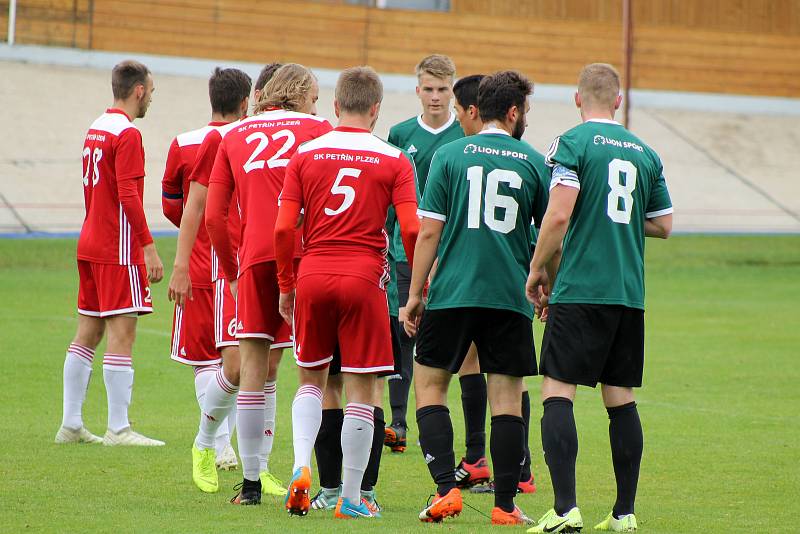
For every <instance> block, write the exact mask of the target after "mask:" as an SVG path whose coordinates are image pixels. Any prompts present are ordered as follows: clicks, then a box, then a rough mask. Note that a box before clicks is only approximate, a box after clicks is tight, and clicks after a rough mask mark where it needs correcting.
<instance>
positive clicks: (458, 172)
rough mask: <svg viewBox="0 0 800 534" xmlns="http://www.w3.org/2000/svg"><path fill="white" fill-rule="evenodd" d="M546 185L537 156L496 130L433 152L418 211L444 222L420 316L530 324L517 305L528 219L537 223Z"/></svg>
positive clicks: (526, 308)
mask: <svg viewBox="0 0 800 534" xmlns="http://www.w3.org/2000/svg"><path fill="white" fill-rule="evenodd" d="M548 180H549V172H548V168H547V166H546V165H545V164H544V157H543V156H542V155H541V154H539V153H538V152H537V151H536V150H534V149H533V147H531V146H530V145H529V144H528V143H526V142H525V141H520V140H517V139H514V138H513V137H511V136H510V135H508V133H506V132H505V131H503V130H500V129H496V128H488V129H486V130H483V131H482V132H481V133H479V134H478V135H473V136H470V137H465V138H463V139H459V140H457V141H453V142H451V143H448V144H447V145H445V146H443V147H441V148H440V149H439V150H437V151H436V154H435V155H434V157H433V161H432V162H431V168H430V172H429V173H428V184H427V186H426V188H425V192H424V193H423V195H422V203H421V204H420V208H419V212H418V213H419V215H420V216H422V217H429V218H432V219H437V220H440V221H444V229H443V230H442V236H441V240H440V242H439V251H438V257H439V266H438V267H437V269H436V274H435V275H434V277H433V280H432V282H431V287H430V292H429V298H428V309H431V310H438V309H444V308H464V307H481V308H495V309H503V310H511V311H515V312H519V313H522V314H524V315H526V316H528V317H531V318H532V317H533V313H532V309H531V305H530V304H529V303H528V301H527V300H526V298H525V280H526V279H527V276H528V265H529V263H530V261H531V220H533V221H534V223H535V225H536V226H539V225H540V224H541V220H542V217H543V216H544V212H545V210H546V208H547V198H548V193H547V181H548Z"/></svg>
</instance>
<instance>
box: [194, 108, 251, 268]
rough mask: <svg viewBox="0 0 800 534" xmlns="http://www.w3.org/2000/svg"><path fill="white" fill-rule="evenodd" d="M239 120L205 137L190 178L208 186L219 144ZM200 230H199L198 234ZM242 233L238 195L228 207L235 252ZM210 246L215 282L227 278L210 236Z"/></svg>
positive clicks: (203, 225)
mask: <svg viewBox="0 0 800 534" xmlns="http://www.w3.org/2000/svg"><path fill="white" fill-rule="evenodd" d="M236 124H238V122H231V123H228V124H225V125H222V126H219V127H217V128H214V129H212V130H211V131H210V132H208V133H207V134H206V136H205V137H204V138H203V142H202V144H201V145H200V148H199V149H198V151H197V157H196V161H195V164H194V169H193V170H192V174H191V175H190V176H189V180H190V181H192V182H197V183H199V184H201V185H203V186H205V187H208V184H209V180H210V179H211V172H212V170H213V168H214V161H215V159H216V157H217V152H218V150H219V145H220V143H221V142H222V138H223V137H224V136H225V134H226V133H227V132H229V131H230V130H231V129H232V128H233V127H234V126H235V125H236ZM200 226H201V228H202V232H203V234H204V235H205V236H206V238H208V231H207V230H206V225H205V221H204V222H203V223H202V224H201V225H200ZM199 234H200V232H199V230H198V236H199ZM241 234H242V221H241V218H240V216H239V205H238V203H237V201H236V196H235V195H234V196H233V197H231V203H230V206H229V207H228V235H230V239H231V244H232V245H233V249H234V252H237V251H238V249H239V243H240V242H241ZM208 246H209V251H210V259H209V269H210V271H209V277H210V278H209V279H210V280H211V281H212V282H213V281H216V280H220V279H223V278H225V277H224V276H223V273H222V269H220V268H219V260H218V259H217V255H216V253H215V251H214V247H213V246H212V245H211V239H210V238H208Z"/></svg>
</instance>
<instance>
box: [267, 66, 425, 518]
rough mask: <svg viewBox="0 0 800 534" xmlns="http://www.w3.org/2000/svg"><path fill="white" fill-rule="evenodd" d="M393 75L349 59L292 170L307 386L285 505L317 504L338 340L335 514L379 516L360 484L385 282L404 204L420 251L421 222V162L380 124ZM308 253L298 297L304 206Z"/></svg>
mask: <svg viewBox="0 0 800 534" xmlns="http://www.w3.org/2000/svg"><path fill="white" fill-rule="evenodd" d="M382 98H383V86H382V84H381V81H380V78H378V75H377V74H376V73H375V71H373V70H372V69H371V68H369V67H355V68H351V69H347V70H345V71H343V72H342V74H341V75H340V76H339V80H338V82H337V84H336V96H335V101H334V108H335V110H336V115H337V116H338V117H339V125H338V126H337V128H336V129H335V130H334V131H333V132H331V133H329V134H327V135H324V136H322V137H320V138H319V139H315V140H314V141H309V142H308V143H305V144H304V145H302V146H301V147H300V148H298V149H297V153H296V154H295V156H294V157H293V158H292V160H291V162H290V163H289V166H288V168H287V170H286V180H285V182H284V186H283V192H282V193H281V202H282V203H281V207H280V211H279V214H278V221H277V223H276V226H275V248H276V254H277V263H278V276H279V281H280V282H279V283H280V290H281V295H280V311H281V315H282V316H283V317H284V319H286V320H287V321H288V322H292V321H293V322H294V333H295V358H296V359H297V363H298V365H299V366H300V384H301V385H300V387H299V389H298V390H297V394H296V395H295V398H294V403H293V404H292V427H293V433H294V453H295V462H294V474H293V477H292V482H291V483H290V485H289V493H288V495H287V498H286V508H287V510H288V511H289V513H291V514H297V515H305V514H306V513H307V512H308V509H309V507H310V502H309V489H310V487H311V472H310V469H309V465H310V463H311V451H312V448H313V446H314V442H315V439H316V436H317V432H318V431H319V427H320V421H321V419H322V391H323V390H324V388H325V385H326V380H327V376H328V367H329V365H330V363H331V361H332V360H333V353H334V350H335V348H336V347H337V346H338V348H339V353H340V362H339V363H341V371H342V373H343V376H344V384H345V391H346V394H347V406H346V408H345V414H344V419H343V422H342V437H341V445H342V457H343V462H342V464H343V466H344V472H343V477H342V497H341V498H340V499H339V502H338V503H337V506H336V511H335V513H334V515H335V517H375V515H376V514H375V513H374V512H373V511H372V510H371V509H370V508H369V507H368V506H367V504H366V503H365V502H364V501H363V500H362V499H361V495H360V487H361V482H362V478H363V475H364V470H365V469H366V466H367V463H368V460H369V455H370V450H371V447H372V438H373V432H374V422H373V421H374V416H373V406H374V405H375V398H374V394H375V389H376V388H375V382H376V373H381V372H387V371H389V372H391V371H393V370H394V357H393V352H392V343H391V335H390V332H389V322H388V321H387V317H388V315H389V309H388V305H387V296H386V289H385V284H386V282H387V281H388V279H389V273H388V262H387V260H386V251H387V248H388V236H387V235H386V232H385V230H384V223H385V221H386V216H387V210H388V208H389V206H390V205H394V206H395V209H396V211H397V217H398V220H399V221H400V228H401V232H402V237H403V244H404V248H405V249H406V252H407V254H408V257H409V258H411V257H412V254H413V249H414V242H415V241H416V233H417V230H418V228H419V221H418V219H417V216H416V213H415V211H414V210H415V209H416V206H417V198H416V189H415V183H414V168H413V165H412V163H411V162H410V161H409V159H408V158H407V157H406V156H405V154H403V152H402V151H401V150H399V149H397V148H396V147H394V146H392V145H389V144H388V143H386V142H384V141H382V140H380V139H378V138H377V137H375V136H374V135H372V134H371V131H372V129H373V128H374V126H375V122H376V121H377V118H378V112H379V110H380V103H381V100H382ZM302 209H305V220H304V222H303V248H304V256H303V261H302V262H301V263H300V270H299V272H298V279H297V298H296V302H295V277H294V263H293V261H292V259H293V257H294V253H295V234H296V231H295V225H296V222H297V220H298V216H299V215H300V213H301V210H302Z"/></svg>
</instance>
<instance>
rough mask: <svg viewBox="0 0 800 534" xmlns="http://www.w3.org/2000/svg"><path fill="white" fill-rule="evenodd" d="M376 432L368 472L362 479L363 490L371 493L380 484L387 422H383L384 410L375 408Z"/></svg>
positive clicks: (373, 435) (373, 436) (365, 472)
mask: <svg viewBox="0 0 800 534" xmlns="http://www.w3.org/2000/svg"><path fill="white" fill-rule="evenodd" d="M374 414H375V415H374V416H373V417H374V419H373V420H374V421H375V431H374V432H373V434H372V449H371V450H370V452H369V462H368V463H367V470H366V471H364V478H362V479H361V490H362V491H371V490H373V489H375V486H376V485H377V484H378V472H379V471H380V469H381V452H383V427H384V425H386V421H384V420H383V408H378V407H377V406H375V412H374Z"/></svg>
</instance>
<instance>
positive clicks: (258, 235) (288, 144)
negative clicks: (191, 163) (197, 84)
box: [211, 109, 332, 273]
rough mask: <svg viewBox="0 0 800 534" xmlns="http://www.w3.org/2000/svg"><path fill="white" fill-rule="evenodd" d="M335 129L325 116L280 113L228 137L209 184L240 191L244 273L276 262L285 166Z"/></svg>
mask: <svg viewBox="0 0 800 534" xmlns="http://www.w3.org/2000/svg"><path fill="white" fill-rule="evenodd" d="M331 129H332V127H331V125H330V123H329V122H328V121H327V120H325V119H323V118H321V117H317V116H314V115H307V114H305V113H298V112H294V111H286V110H282V109H276V110H270V111H266V112H264V113H260V114H258V115H255V116H253V117H248V118H246V119H243V120H242V121H240V122H238V123H236V126H235V127H234V128H232V129H230V130H228V131H227V132H226V134H225V136H224V137H223V139H222V143H221V144H220V147H219V152H218V153H217V160H216V162H215V163H214V170H213V172H212V174H211V181H212V182H219V183H224V184H229V185H230V184H234V185H235V188H236V197H237V198H238V201H239V210H240V213H241V217H242V242H241V246H240V249H239V272H240V273H241V272H243V271H244V270H245V269H247V268H248V267H250V266H251V265H254V264H256V263H262V262H265V261H274V260H275V243H274V236H273V232H274V229H275V221H276V219H277V218H278V196H279V195H280V192H281V188H282V187H283V179H284V174H285V171H286V165H287V164H288V163H289V159H290V158H291V157H292V155H293V154H294V153H295V151H296V150H297V147H299V146H300V145H301V144H303V143H305V142H306V141H309V140H311V139H315V138H317V137H319V136H321V135H323V134H325V133H327V132H329V131H331ZM298 244H299V243H298ZM297 250H298V255H299V253H300V249H299V247H298V249H297Z"/></svg>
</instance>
